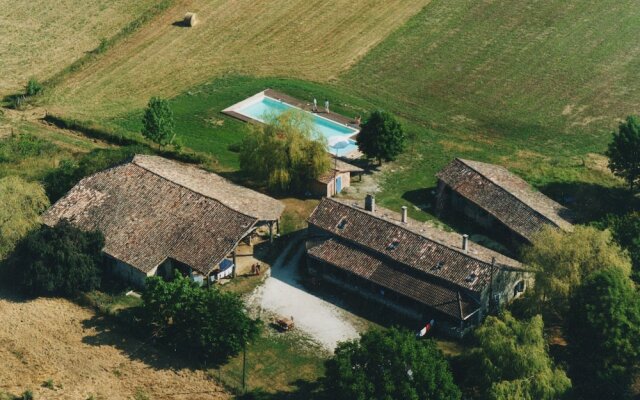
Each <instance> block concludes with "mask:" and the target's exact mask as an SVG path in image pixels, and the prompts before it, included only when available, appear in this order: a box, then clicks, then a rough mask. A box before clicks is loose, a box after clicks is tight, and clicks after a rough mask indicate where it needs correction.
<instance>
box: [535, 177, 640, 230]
mask: <svg viewBox="0 0 640 400" xmlns="http://www.w3.org/2000/svg"><path fill="white" fill-rule="evenodd" d="M540 191H541V192H542V193H544V194H545V195H547V196H549V197H551V198H552V199H554V200H556V201H557V202H558V203H560V204H562V205H564V206H565V207H567V208H569V209H570V210H572V212H573V214H574V221H575V222H576V223H583V224H584V223H589V222H594V221H599V220H602V218H604V217H605V216H606V215H607V214H615V215H623V214H626V213H629V212H631V211H633V210H637V209H638V207H639V206H640V199H638V197H636V196H635V195H634V194H633V193H632V192H631V191H629V190H628V189H626V188H623V187H606V186H602V185H597V184H593V183H584V182H553V183H549V184H547V185H545V186H543V187H541V188H540Z"/></svg>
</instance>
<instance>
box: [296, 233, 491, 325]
mask: <svg viewBox="0 0 640 400" xmlns="http://www.w3.org/2000/svg"><path fill="white" fill-rule="evenodd" d="M308 254H309V256H310V257H312V258H315V259H318V260H321V261H323V262H326V263H329V264H331V265H333V266H335V267H337V268H340V269H343V270H346V271H348V272H350V273H352V274H354V275H358V276H360V277H362V278H364V279H366V280H368V281H371V282H374V283H376V284H377V285H380V286H381V287H383V288H386V289H389V290H392V291H394V292H396V293H399V294H402V295H404V296H406V297H409V298H411V299H413V300H415V301H418V302H420V303H422V304H425V305H427V306H429V307H432V308H434V309H436V310H439V311H441V312H443V313H445V314H447V315H450V316H452V317H454V318H457V319H461V320H465V319H467V318H468V317H469V316H470V315H471V314H473V313H474V312H476V311H477V310H478V309H479V305H478V303H477V302H476V301H475V300H473V299H471V298H470V297H469V296H467V295H466V294H464V292H463V293H461V292H460V291H459V290H456V289H455V288H451V287H447V286H445V285H439V284H434V283H433V282H430V281H429V280H428V279H425V278H424V277H421V276H420V275H419V274H411V273H408V271H406V269H405V270H404V271H403V270H402V268H399V267H400V266H397V265H392V264H393V263H390V262H388V261H387V260H384V259H382V258H381V257H377V256H375V255H374V254H371V253H368V252H366V251H363V250H361V249H358V248H355V247H354V246H351V245H349V244H345V243H343V242H341V241H339V240H334V239H330V240H327V241H325V242H323V243H322V244H320V245H318V246H315V247H312V248H311V249H309V252H308Z"/></svg>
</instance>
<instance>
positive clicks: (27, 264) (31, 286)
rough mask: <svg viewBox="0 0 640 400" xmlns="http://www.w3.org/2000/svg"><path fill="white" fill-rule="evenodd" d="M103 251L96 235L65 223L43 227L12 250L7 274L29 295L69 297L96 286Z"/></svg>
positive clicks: (100, 240) (98, 282)
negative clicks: (9, 271) (9, 273)
mask: <svg viewBox="0 0 640 400" xmlns="http://www.w3.org/2000/svg"><path fill="white" fill-rule="evenodd" d="M103 247H104V237H103V236H102V234H101V233H100V232H84V231H81V230H79V229H77V228H75V227H73V226H72V225H71V224H69V223H68V222H66V221H62V222H61V223H59V224H58V225H56V226H55V227H49V226H46V225H43V226H42V227H41V228H40V229H38V230H35V231H32V232H31V233H30V234H29V235H27V236H26V237H25V238H24V239H23V240H21V241H20V243H19V244H18V245H17V246H16V250H15V252H14V254H13V255H12V256H11V268H10V270H11V273H12V275H13V277H14V279H15V281H16V282H17V283H18V285H20V287H21V288H22V289H23V290H24V291H26V292H27V293H29V294H32V295H63V296H71V295H74V294H76V293H77V292H79V291H88V290H93V289H96V288H97V287H99V286H100V281H101V276H102V269H101V267H102V248H103Z"/></svg>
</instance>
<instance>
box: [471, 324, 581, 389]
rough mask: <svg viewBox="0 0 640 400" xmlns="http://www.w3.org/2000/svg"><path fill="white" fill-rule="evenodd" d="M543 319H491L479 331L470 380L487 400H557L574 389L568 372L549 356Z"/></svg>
mask: <svg viewBox="0 0 640 400" xmlns="http://www.w3.org/2000/svg"><path fill="white" fill-rule="evenodd" d="M543 328H544V324H543V322H542V317H541V316H539V315H537V316H535V317H533V318H531V319H530V320H528V321H519V320H517V319H515V318H514V317H513V316H512V315H511V314H510V313H508V312H505V313H504V314H503V315H502V316H500V317H493V316H490V317H488V318H487V319H486V321H485V322H484V324H483V325H482V326H480V327H479V328H478V329H477V330H476V331H475V334H474V336H475V339H476V341H477V347H475V348H474V349H473V350H472V351H471V353H470V355H469V356H468V357H469V359H470V361H471V362H470V367H469V368H468V373H467V379H468V381H469V383H470V384H471V385H473V386H478V387H479V389H480V391H481V393H482V396H483V398H485V399H492V400H507V399H522V400H553V399H559V398H561V397H562V396H564V395H565V394H566V393H567V392H568V391H569V389H570V388H571V381H570V380H569V378H567V375H566V374H565V372H564V371H563V370H562V369H560V368H558V367H557V366H555V365H554V363H553V361H552V360H551V358H550V357H549V354H548V352H547V344H546V341H545V338H544V333H543Z"/></svg>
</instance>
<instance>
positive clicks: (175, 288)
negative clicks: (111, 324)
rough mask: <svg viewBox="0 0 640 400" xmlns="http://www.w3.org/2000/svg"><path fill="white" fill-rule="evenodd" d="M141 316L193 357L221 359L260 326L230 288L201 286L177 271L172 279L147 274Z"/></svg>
mask: <svg viewBox="0 0 640 400" xmlns="http://www.w3.org/2000/svg"><path fill="white" fill-rule="evenodd" d="M142 300H143V305H142V313H141V315H142V318H143V320H144V321H145V323H146V324H147V326H148V327H149V328H150V329H151V330H152V331H153V334H154V336H156V337H158V338H159V339H160V340H162V341H164V342H165V343H167V344H168V345H170V346H173V347H174V348H175V349H176V350H178V349H179V350H180V351H181V352H182V353H184V354H187V355H188V356H190V357H194V358H196V359H199V360H202V361H208V362H214V363H221V362H224V361H226V360H228V359H229V358H230V357H232V356H234V355H236V354H238V353H239V352H240V350H242V348H243V346H244V345H245V343H247V342H248V341H251V340H252V339H254V338H255V337H256V335H257V334H258V332H259V326H260V323H259V321H255V320H252V319H250V318H249V317H248V316H247V315H246V313H245V311H244V305H243V303H242V301H241V300H240V297H238V296H237V295H236V294H234V293H229V292H222V291H220V289H218V288H217V287H216V286H214V287H211V288H207V289H203V288H200V287H198V286H197V285H196V284H195V283H193V282H192V281H191V280H190V279H189V278H186V277H182V276H181V275H180V274H178V276H177V277H176V279H175V280H174V281H172V282H165V281H164V280H162V279H161V278H159V277H151V278H147V281H146V289H145V291H144V293H143V295H142Z"/></svg>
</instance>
